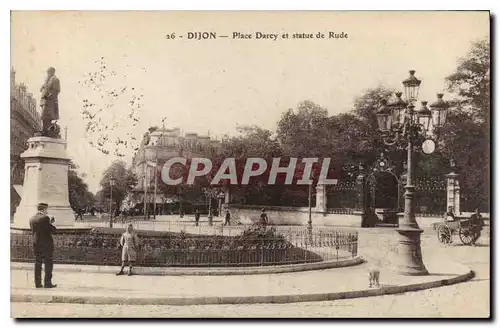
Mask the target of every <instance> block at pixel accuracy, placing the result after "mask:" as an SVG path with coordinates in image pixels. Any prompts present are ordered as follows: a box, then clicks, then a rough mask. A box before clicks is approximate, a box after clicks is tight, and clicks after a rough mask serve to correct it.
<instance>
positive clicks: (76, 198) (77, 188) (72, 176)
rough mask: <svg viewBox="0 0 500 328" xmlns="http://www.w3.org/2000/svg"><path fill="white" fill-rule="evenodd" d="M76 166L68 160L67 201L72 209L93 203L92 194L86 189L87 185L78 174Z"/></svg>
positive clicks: (85, 206)
mask: <svg viewBox="0 0 500 328" xmlns="http://www.w3.org/2000/svg"><path fill="white" fill-rule="evenodd" d="M77 169H78V166H77V165H76V164H75V163H73V162H70V165H69V170H68V192H69V203H70V205H71V207H72V208H74V209H82V208H89V207H92V206H93V205H94V201H95V199H94V194H92V193H91V192H90V191H89V190H88V185H87V184H86V183H85V182H84V181H83V179H82V178H81V177H80V176H79V175H78V172H77Z"/></svg>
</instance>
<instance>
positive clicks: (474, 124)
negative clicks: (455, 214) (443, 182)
mask: <svg viewBox="0 0 500 328" xmlns="http://www.w3.org/2000/svg"><path fill="white" fill-rule="evenodd" d="M446 82H447V85H448V90H449V91H450V92H452V93H453V95H454V99H452V100H451V101H450V104H451V108H450V112H449V114H448V120H447V123H446V125H445V128H444V129H443V133H442V136H443V142H442V143H443V153H444V154H445V155H446V156H447V157H448V158H452V159H454V160H455V162H456V164H457V167H458V170H459V171H458V173H460V176H461V180H462V184H461V194H462V195H463V196H464V197H465V198H466V199H467V203H466V204H465V206H466V207H465V209H466V210H469V211H470V210H473V209H474V207H481V208H482V209H483V210H487V207H488V204H489V179H490V177H489V168H490V160H489V157H490V156H489V155H490V145H489V144H490V130H489V122H490V101H491V99H490V45H489V41H488V40H481V41H477V42H474V43H473V44H472V47H471V50H470V51H469V53H468V54H467V56H465V57H464V58H461V59H460V60H459V62H458V66H457V70H456V72H454V73H453V74H451V75H450V76H448V77H447V78H446Z"/></svg>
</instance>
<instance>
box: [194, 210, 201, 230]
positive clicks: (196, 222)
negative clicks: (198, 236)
mask: <svg viewBox="0 0 500 328" xmlns="http://www.w3.org/2000/svg"><path fill="white" fill-rule="evenodd" d="M194 223H195V225H196V226H198V224H199V223H200V211H198V210H196V211H195V212H194Z"/></svg>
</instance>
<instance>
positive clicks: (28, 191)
mask: <svg viewBox="0 0 500 328" xmlns="http://www.w3.org/2000/svg"><path fill="white" fill-rule="evenodd" d="M21 157H22V158H23V159H24V162H25V168H24V184H23V192H22V199H21V203H20V204H19V206H18V207H17V210H16V214H15V215H14V223H13V225H12V226H13V227H15V228H29V219H30V218H31V217H32V216H33V215H34V214H35V213H36V212H37V208H36V206H37V204H38V203H47V204H48V205H49V210H48V215H49V216H50V217H54V219H55V225H56V226H57V227H60V226H73V225H74V223H75V216H74V214H73V210H72V209H71V207H70V204H69V193H68V168H69V162H70V159H69V157H68V155H67V153H66V141H64V140H62V139H54V138H49V137H33V138H30V139H28V149H27V150H26V151H25V152H24V153H22V154H21Z"/></svg>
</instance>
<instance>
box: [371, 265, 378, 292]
mask: <svg viewBox="0 0 500 328" xmlns="http://www.w3.org/2000/svg"><path fill="white" fill-rule="evenodd" d="M379 278H380V270H379V269H377V268H371V269H370V271H369V280H370V287H369V288H372V287H377V288H379V287H380V283H379Z"/></svg>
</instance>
